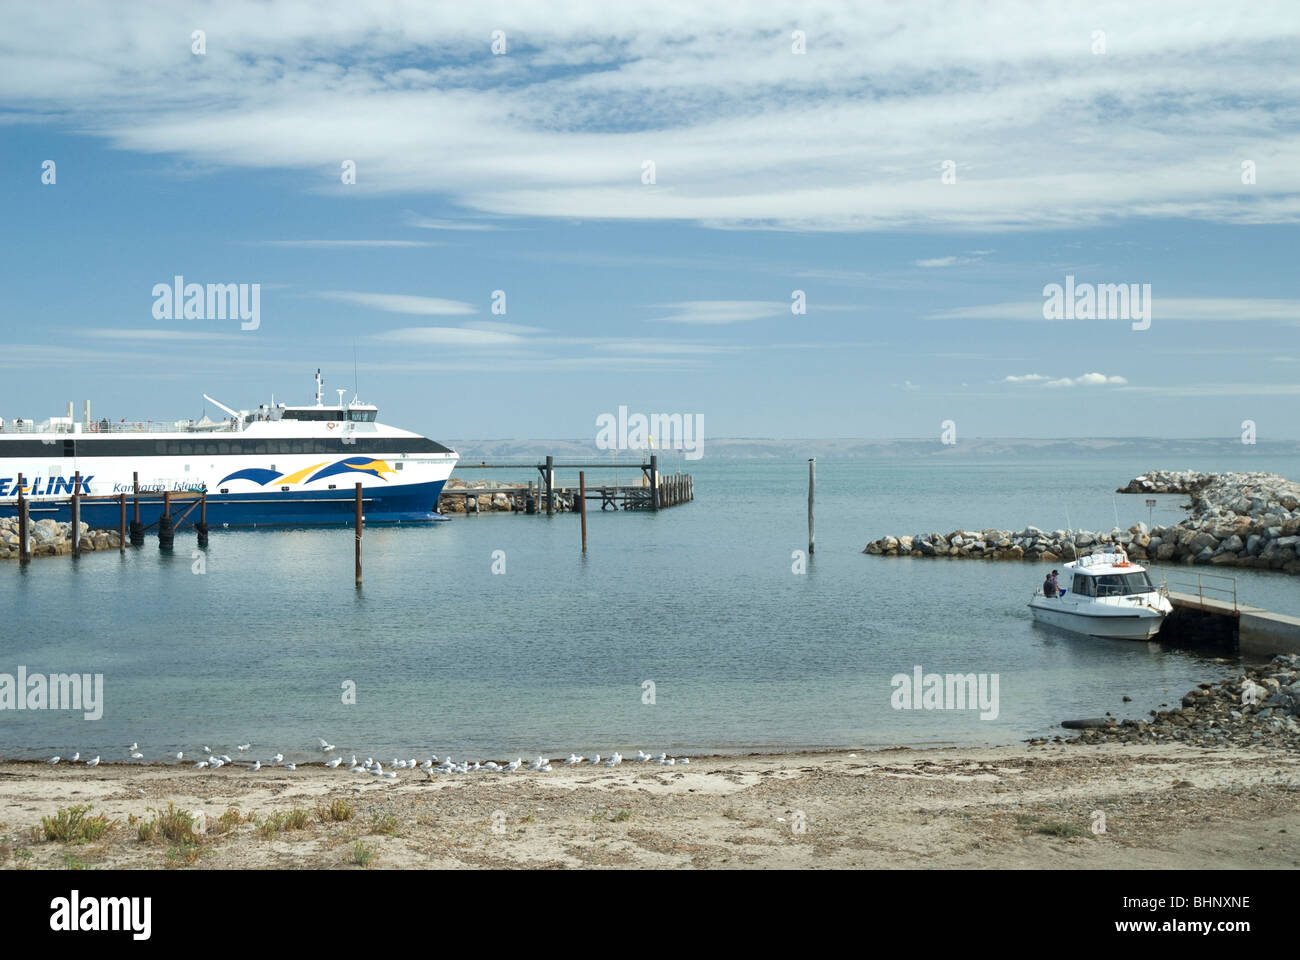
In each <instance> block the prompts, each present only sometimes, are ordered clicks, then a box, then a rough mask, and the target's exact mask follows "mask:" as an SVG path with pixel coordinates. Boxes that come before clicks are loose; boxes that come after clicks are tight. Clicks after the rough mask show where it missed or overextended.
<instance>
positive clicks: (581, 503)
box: [578, 470, 587, 553]
mask: <svg viewBox="0 0 1300 960" xmlns="http://www.w3.org/2000/svg"><path fill="white" fill-rule="evenodd" d="M578 509H579V511H580V512H581V513H582V552H583V553H586V552H587V474H586V473H585V472H583V471H582V470H579V471H578Z"/></svg>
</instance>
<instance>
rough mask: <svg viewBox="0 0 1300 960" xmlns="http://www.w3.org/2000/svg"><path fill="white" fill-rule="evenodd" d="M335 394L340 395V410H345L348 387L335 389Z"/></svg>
mask: <svg viewBox="0 0 1300 960" xmlns="http://www.w3.org/2000/svg"><path fill="white" fill-rule="evenodd" d="M334 392H335V393H337V394H338V395H339V409H340V410H342V409H343V394H345V393H347V392H348V391H347V388H346V387H335V388H334Z"/></svg>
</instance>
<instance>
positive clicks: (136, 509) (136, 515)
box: [131, 472, 144, 547]
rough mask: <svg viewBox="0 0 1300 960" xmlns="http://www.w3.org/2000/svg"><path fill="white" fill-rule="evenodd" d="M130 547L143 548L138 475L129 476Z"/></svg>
mask: <svg viewBox="0 0 1300 960" xmlns="http://www.w3.org/2000/svg"><path fill="white" fill-rule="evenodd" d="M131 504H132V506H131V546H133V547H142V546H144V525H143V524H142V523H140V474H139V473H138V472H137V473H133V474H131Z"/></svg>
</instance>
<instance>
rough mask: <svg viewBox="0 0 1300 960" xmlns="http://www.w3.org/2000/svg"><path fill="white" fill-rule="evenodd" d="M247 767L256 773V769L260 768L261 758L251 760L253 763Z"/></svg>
mask: <svg viewBox="0 0 1300 960" xmlns="http://www.w3.org/2000/svg"><path fill="white" fill-rule="evenodd" d="M248 769H249V770H250V771H252V772H253V773H257V771H259V770H261V769H262V761H261V760H254V761H253V765H252V766H251V767H249V768H248Z"/></svg>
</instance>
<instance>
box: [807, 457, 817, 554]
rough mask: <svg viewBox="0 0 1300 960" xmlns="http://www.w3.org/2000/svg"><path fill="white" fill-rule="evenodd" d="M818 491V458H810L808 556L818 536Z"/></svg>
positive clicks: (811, 552)
mask: <svg viewBox="0 0 1300 960" xmlns="http://www.w3.org/2000/svg"><path fill="white" fill-rule="evenodd" d="M816 492H817V458H816V457H809V458H808V556H810V557H811V556H812V555H813V547H814V546H815V545H816V543H817V537H816V536H815V535H814V534H813V495H814V494H815V493H816Z"/></svg>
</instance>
